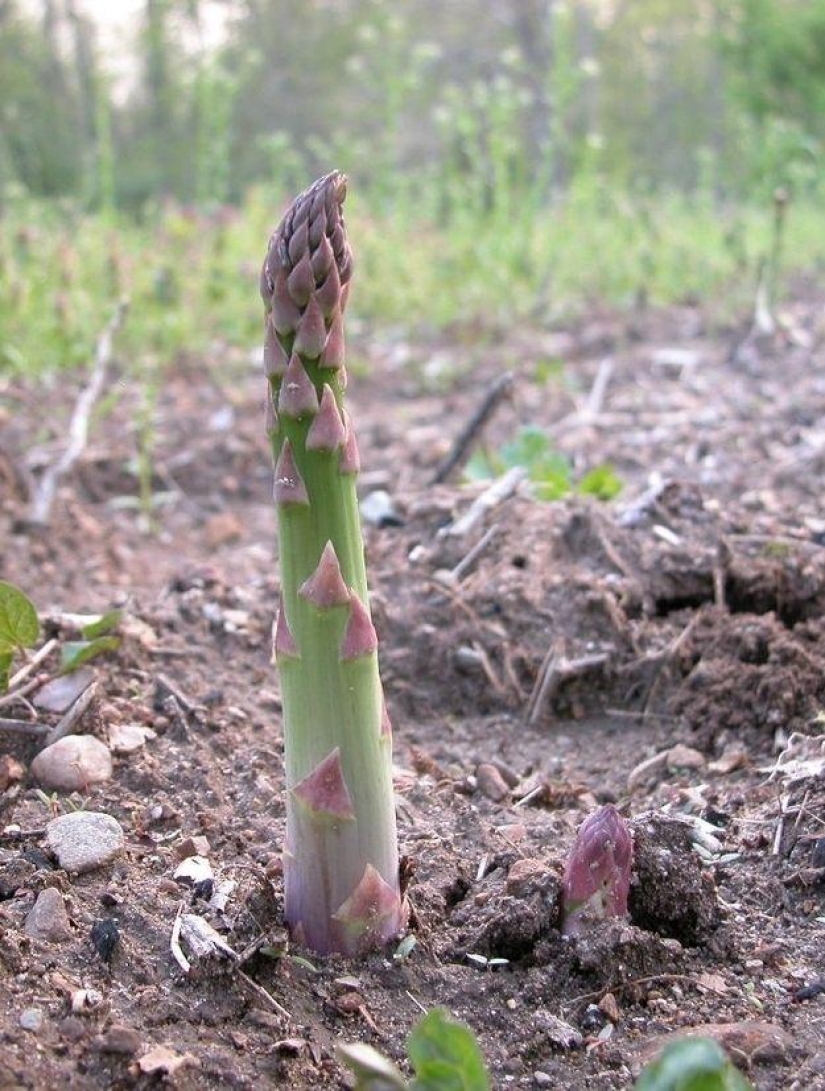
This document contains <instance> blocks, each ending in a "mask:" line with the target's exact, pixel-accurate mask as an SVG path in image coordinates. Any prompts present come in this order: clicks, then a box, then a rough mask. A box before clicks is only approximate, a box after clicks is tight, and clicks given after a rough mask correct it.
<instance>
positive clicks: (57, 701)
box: [32, 667, 95, 713]
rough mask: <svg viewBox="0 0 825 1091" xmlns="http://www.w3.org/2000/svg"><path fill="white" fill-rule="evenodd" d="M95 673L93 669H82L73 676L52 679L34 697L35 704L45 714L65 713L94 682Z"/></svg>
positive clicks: (73, 672) (74, 672) (72, 674)
mask: <svg viewBox="0 0 825 1091" xmlns="http://www.w3.org/2000/svg"><path fill="white" fill-rule="evenodd" d="M94 677H95V672H94V671H93V670H92V668H91V667H81V668H80V669H79V670H76V671H72V672H71V674H64V675H61V677H60V678H52V680H51V681H50V682H47V683H46V684H45V686H41V687H40V689H39V690H38V691H37V693H36V694H35V695H34V700H33V702H32V703H33V704H34V707H35V708H40V709H42V710H43V711H44V712H58V713H62V712H65V711H66V710H67V709H68V708H70V707H71V706H72V705H73V704H74V703H75V701H76V700H77V698H78V697H79V696H80V694H81V693H83V691H84V690H85V689H87V688H88V686H89V685H90V683H91V682H93V681H94Z"/></svg>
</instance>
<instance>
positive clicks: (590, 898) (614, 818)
mask: <svg viewBox="0 0 825 1091" xmlns="http://www.w3.org/2000/svg"><path fill="white" fill-rule="evenodd" d="M632 863H633V839H632V837H631V835H630V830H629V829H628V828H627V823H626V822H625V820H624V819H623V818H622V816H621V815H620V814H619V812H618V811H617V810H616V808H615V807H614V806H613V804H612V803H608V804H606V805H605V806H604V807H600V808H599V809H598V810H597V811H594V812H593V814H591V815H588V816H587V818H586V819H585V820H584V822H582V824H581V826H580V827H579V830H578V833H577V834H576V840H575V841H574V842H573V847H572V849H571V850H570V855H569V856H568V858H567V865H566V867H565V869H564V878H563V880H562V931H563V932H565V933H566V934H567V935H577V934H578V933H580V932H581V931H582V930H583V928H584V927H585V926H586V925H587V923H588V922H592V921H600V920H605V919H606V918H607V917H622V916H624V915H625V914H626V913H627V898H628V894H629V893H630V873H631V866H632Z"/></svg>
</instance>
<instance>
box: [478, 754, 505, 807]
mask: <svg viewBox="0 0 825 1091" xmlns="http://www.w3.org/2000/svg"><path fill="white" fill-rule="evenodd" d="M476 781H477V783H478V788H479V791H480V792H481V793H482V794H483V795H485V796H487V798H488V799H492V800H493V802H494V803H501V802H502V800H504V799H507V797H508V796H509V795H510V788H509V786H508V784H507V782H506V781H505V779H504V777H503V776H502V775H501V773H500V772H499V771H498V769H496V767H495V765H492V764H491V763H490V762H482V763H481V765H479V767H478V768H477V769H476Z"/></svg>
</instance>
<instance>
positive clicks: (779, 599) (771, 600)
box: [725, 576, 822, 629]
mask: <svg viewBox="0 0 825 1091" xmlns="http://www.w3.org/2000/svg"><path fill="white" fill-rule="evenodd" d="M783 592H784V593H783ZM725 600H726V602H727V604H728V607H729V608H730V612H731V613H732V614H776V617H777V618H778V620H779V621H781V622H782V624H783V625H784V626H785V628H787V629H792V628H793V627H794V625H796V624H797V623H798V622H800V621H804V620H806V619H807V618H809V617H815V616H816V615H818V614H819V613H821V611H822V603H821V601H820V600H819V599H818V598H802V597H800V596H794V595H793V594H792V593H789V590H788V588H782V587H781V586H776V585H774V586H773V587H768V586H766V585H765V584H764V583H761V584H754V582H753V580H739V579H737V578H736V577H735V576H729V577H728V579H727V581H726V583H725Z"/></svg>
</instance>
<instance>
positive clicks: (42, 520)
mask: <svg viewBox="0 0 825 1091" xmlns="http://www.w3.org/2000/svg"><path fill="white" fill-rule="evenodd" d="M127 310H128V303H127V302H126V301H125V300H121V302H120V303H119V304H118V306H117V309H116V311H115V313H114V314H113V315H112V317H111V319H110V320H109V322H108V323H107V325H106V326H105V327H104V329H103V330H102V332H101V334H100V336H99V337H98V339H97V345H96V347H95V362H94V367H93V368H92V374H91V378H90V379H89V382H88V383H87V385H86V386H85V387H84V388H83V390H81V392H80V396H79V397H78V399H77V401H76V403H75V407H74V411H73V413H72V419H71V422H70V424H69V443H68V445H67V446H66V449H65V450H64V451H63V453H62V454H61V455H60V457H59V458H58V459H57V460H56V461H55V462H53V463H52V464H51V466H49V467H48V469H47V470H46V472H45V473H44V474H43V476H42V478H41V479H40V483H39V485H38V486H37V489H36V491H35V494H34V497H33V498H32V502H31V505H30V507H29V514H28V516H27V518H26V520H25V523H26V525H27V526H30V527H46V526H48V525H49V517H50V515H51V510H52V504H53V503H54V498H55V495H56V494H57V487H58V485H59V484H60V481H61V479H62V478H63V477H65V476H66V474H67V473H68V472H69V470H70V469H71V468H72V466H73V465H74V464H75V462H77V460H78V458H79V457H80V455H81V454H82V453H83V450H84V449H85V447H86V442H87V440H88V438H89V418H90V416H91V413H92V409H93V408H94V404H95V402H96V401H97V399H98V398H99V396H100V394H101V392H102V391H103V387H104V385H105V383H106V376H107V373H108V370H109V366H110V364H111V362H112V347H113V343H114V338H115V334H116V333H117V332H118V330H119V329H120V327H121V326H122V325H123V320H124V318H125V317H126V311H127Z"/></svg>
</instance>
